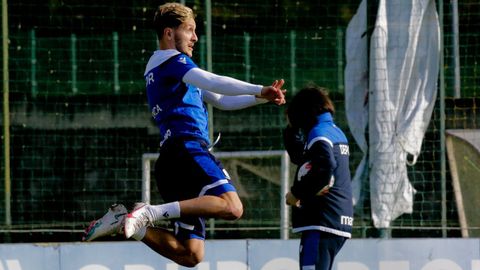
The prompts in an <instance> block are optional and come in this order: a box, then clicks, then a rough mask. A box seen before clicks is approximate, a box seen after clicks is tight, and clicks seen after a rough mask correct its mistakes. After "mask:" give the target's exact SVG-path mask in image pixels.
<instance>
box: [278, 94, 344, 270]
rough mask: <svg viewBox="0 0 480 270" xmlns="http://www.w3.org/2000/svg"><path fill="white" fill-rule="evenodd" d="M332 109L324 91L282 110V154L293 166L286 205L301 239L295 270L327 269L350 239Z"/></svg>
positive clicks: (341, 145) (295, 99) (339, 133)
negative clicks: (284, 124) (284, 121)
mask: <svg viewBox="0 0 480 270" xmlns="http://www.w3.org/2000/svg"><path fill="white" fill-rule="evenodd" d="M334 111H335V109H334V106H333V103H332V101H331V100H330V98H329V97H328V94H327V92H326V90H325V89H323V88H320V87H317V86H311V87H306V88H304V89H302V90H300V91H299V92H298V93H297V94H296V95H295V96H294V97H293V99H292V101H291V103H290V104H289V106H288V109H287V122H288V126H287V128H286V129H285V131H284V143H285V148H286V150H287V151H288V154H289V155H290V159H291V161H292V162H293V163H294V164H296V165H298V169H297V173H296V176H295V180H294V183H293V185H292V187H291V189H290V192H288V193H287V195H286V202H287V204H288V205H291V206H292V224H293V232H299V233H301V234H302V236H301V242H300V254H299V257H300V258H299V259H300V260H299V261H300V270H327V269H332V266H333V261H334V258H335V256H336V255H337V253H338V252H339V251H340V249H341V248H342V247H343V245H344V243H345V241H346V240H347V239H348V238H351V232H352V224H353V206H352V189H351V179H350V169H349V147H348V141H347V138H346V137H345V134H344V133H343V132H342V130H340V128H338V127H337V126H336V125H335V124H334V122H333V113H334Z"/></svg>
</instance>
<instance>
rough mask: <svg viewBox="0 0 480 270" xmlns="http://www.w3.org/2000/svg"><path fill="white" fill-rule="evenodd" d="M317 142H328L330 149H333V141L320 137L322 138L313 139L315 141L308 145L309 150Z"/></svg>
mask: <svg viewBox="0 0 480 270" xmlns="http://www.w3.org/2000/svg"><path fill="white" fill-rule="evenodd" d="M317 141H324V142H327V143H328V144H329V145H330V147H332V148H333V143H332V141H330V140H329V139H328V138H327V137H323V136H320V137H315V138H313V139H312V140H311V141H310V142H309V143H308V146H307V149H310V147H312V145H313V144H314V143H316V142H317Z"/></svg>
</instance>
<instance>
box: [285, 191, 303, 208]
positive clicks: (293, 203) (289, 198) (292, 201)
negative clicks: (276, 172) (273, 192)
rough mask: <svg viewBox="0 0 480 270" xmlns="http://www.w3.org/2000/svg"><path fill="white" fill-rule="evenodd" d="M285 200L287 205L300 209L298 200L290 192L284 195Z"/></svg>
mask: <svg viewBox="0 0 480 270" xmlns="http://www.w3.org/2000/svg"><path fill="white" fill-rule="evenodd" d="M285 199H286V202H287V204H288V205H291V206H295V207H300V206H301V204H300V200H299V199H297V197H295V195H293V194H292V192H288V193H287V194H286V195H285Z"/></svg>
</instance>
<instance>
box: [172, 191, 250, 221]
mask: <svg viewBox="0 0 480 270" xmlns="http://www.w3.org/2000/svg"><path fill="white" fill-rule="evenodd" d="M179 204H180V215H181V216H182V217H184V216H185V217H191V216H202V217H212V218H221V219H226V220H236V219H239V218H240V217H241V216H242V214H243V205H242V202H241V201H240V198H239V197H238V194H237V192H234V191H228V192H225V193H223V194H220V195H218V196H215V195H205V196H202V197H197V198H194V199H190V200H184V201H180V202H179Z"/></svg>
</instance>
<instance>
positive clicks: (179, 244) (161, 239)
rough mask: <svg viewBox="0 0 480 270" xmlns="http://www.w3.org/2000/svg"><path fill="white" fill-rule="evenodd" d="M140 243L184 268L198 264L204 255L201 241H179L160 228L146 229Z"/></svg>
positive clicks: (203, 243) (193, 239) (192, 239)
mask: <svg viewBox="0 0 480 270" xmlns="http://www.w3.org/2000/svg"><path fill="white" fill-rule="evenodd" d="M142 242H143V243H145V244H146V245H147V246H149V247H150V248H151V249H152V250H154V251H155V252H157V253H158V254H160V255H162V256H164V257H166V258H168V259H170V260H172V261H174V262H176V263H177V264H180V265H183V266H186V267H194V266H195V265H197V264H198V263H200V262H201V261H202V260H203V256H204V254H205V247H204V246H205V241H204V240H203V239H198V238H191V239H185V240H179V239H178V238H177V237H176V236H175V235H174V234H173V233H172V232H170V231H168V230H165V229H162V228H154V227H148V229H147V231H146V234H145V236H144V238H143V239H142Z"/></svg>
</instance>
